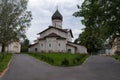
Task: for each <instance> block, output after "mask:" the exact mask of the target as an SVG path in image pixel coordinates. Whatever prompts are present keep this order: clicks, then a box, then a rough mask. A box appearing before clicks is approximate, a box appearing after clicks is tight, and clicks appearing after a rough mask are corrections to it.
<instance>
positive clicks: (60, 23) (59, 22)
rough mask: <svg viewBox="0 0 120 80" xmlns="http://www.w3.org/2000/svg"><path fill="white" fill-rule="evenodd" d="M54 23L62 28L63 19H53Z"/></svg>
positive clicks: (54, 25)
mask: <svg viewBox="0 0 120 80" xmlns="http://www.w3.org/2000/svg"><path fill="white" fill-rule="evenodd" d="M52 25H53V27H57V28H60V29H62V21H61V20H58V19H54V20H52Z"/></svg>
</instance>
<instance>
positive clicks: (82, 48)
mask: <svg viewBox="0 0 120 80" xmlns="http://www.w3.org/2000/svg"><path fill="white" fill-rule="evenodd" d="M69 44H70V45H73V46H75V47H77V51H76V53H81V54H86V53H87V48H86V47H84V46H81V45H77V44H72V43H69Z"/></svg>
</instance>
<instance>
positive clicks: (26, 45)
mask: <svg viewBox="0 0 120 80" xmlns="http://www.w3.org/2000/svg"><path fill="white" fill-rule="evenodd" d="M29 45H30V41H29V40H28V39H27V38H26V39H24V41H23V42H21V52H28V48H29Z"/></svg>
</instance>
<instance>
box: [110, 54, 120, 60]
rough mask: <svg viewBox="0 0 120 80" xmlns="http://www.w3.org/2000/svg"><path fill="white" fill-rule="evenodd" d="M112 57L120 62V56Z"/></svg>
mask: <svg viewBox="0 0 120 80" xmlns="http://www.w3.org/2000/svg"><path fill="white" fill-rule="evenodd" d="M112 57H113V58H115V59H116V60H119V61H120V55H113V56H112Z"/></svg>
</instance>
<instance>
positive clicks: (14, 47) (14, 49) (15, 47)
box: [0, 42, 21, 53]
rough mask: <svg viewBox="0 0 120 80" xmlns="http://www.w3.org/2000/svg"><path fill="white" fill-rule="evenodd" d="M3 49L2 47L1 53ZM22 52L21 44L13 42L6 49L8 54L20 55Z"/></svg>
mask: <svg viewBox="0 0 120 80" xmlns="http://www.w3.org/2000/svg"><path fill="white" fill-rule="evenodd" d="M1 49H2V47H1V46H0V52H1ZM20 50H21V45H20V43H19V42H13V43H11V44H9V45H8V46H7V47H6V48H5V51H6V52H11V53H20Z"/></svg>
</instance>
